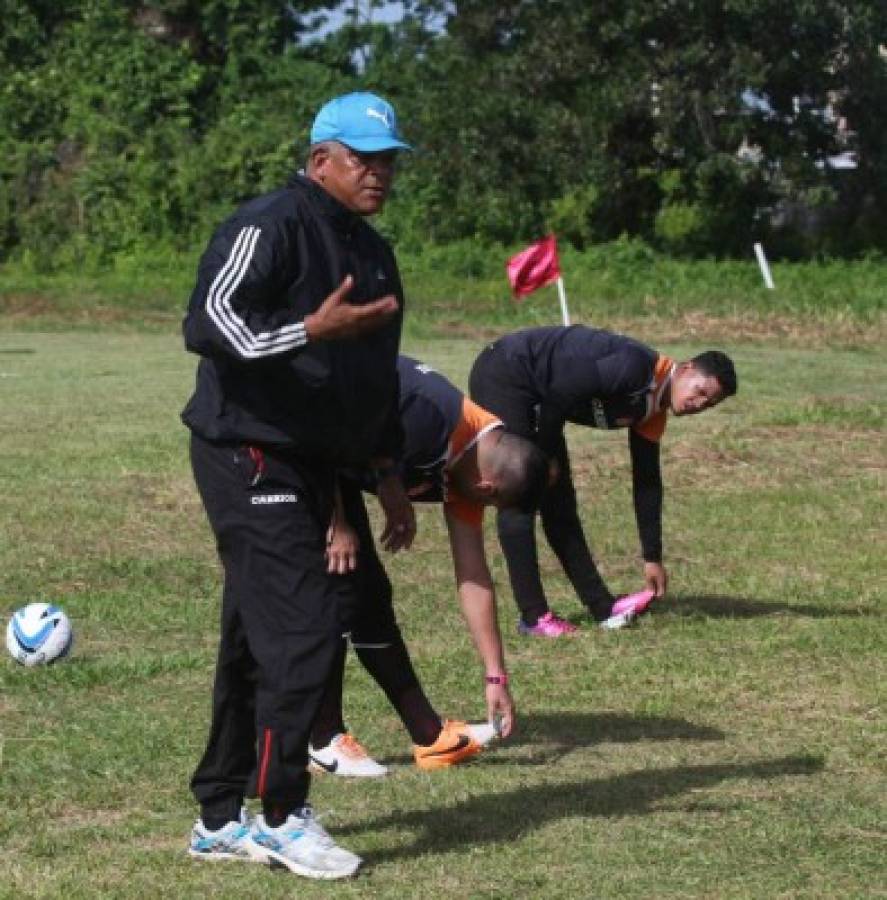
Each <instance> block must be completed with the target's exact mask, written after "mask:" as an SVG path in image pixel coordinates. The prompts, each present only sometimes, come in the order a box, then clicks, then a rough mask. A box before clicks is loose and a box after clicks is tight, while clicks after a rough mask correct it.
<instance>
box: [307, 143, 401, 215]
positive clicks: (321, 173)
mask: <svg viewBox="0 0 887 900" xmlns="http://www.w3.org/2000/svg"><path fill="white" fill-rule="evenodd" d="M396 158H397V151H396V150H382V151H379V152H378V153H359V152H358V151H357V150H352V149H351V148H350V147H346V146H345V145H344V144H338V143H331V144H328V145H326V146H324V147H322V148H319V149H318V150H317V151H315V156H314V158H313V163H314V173H315V176H316V180H318V181H319V182H320V183H321V184H322V185H323V186H324V188H326V190H327V191H329V192H330V193H331V194H332V195H333V196H334V197H335V198H336V199H337V200H338V201H339V202H340V203H342V204H343V205H344V206H347V207H348V209H350V210H351V211H352V212H355V213H358V215H361V216H371V215H373V214H375V213H377V212H379V210H380V209H381V208H382V207H383V206H384V204H385V201H386V200H387V199H388V193H389V191H390V190H391V183H392V182H393V181H394V163H395V159H396Z"/></svg>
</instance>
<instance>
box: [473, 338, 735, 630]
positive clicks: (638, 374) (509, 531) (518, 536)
mask: <svg viewBox="0 0 887 900" xmlns="http://www.w3.org/2000/svg"><path fill="white" fill-rule="evenodd" d="M470 391H471V396H472V398H473V399H474V400H475V401H476V402H478V403H480V404H481V405H482V406H484V407H485V408H486V409H489V410H490V411H491V412H493V413H495V414H496V415H498V416H499V417H500V418H501V419H502V420H503V421H504V422H505V425H506V427H507V428H508V429H509V430H510V431H514V432H516V433H517V434H521V435H524V436H526V437H530V438H532V439H533V440H534V441H535V442H536V443H537V444H538V445H539V446H540V447H542V449H544V450H545V451H546V452H547V453H548V454H549V455H550V456H551V457H552V458H553V459H554V460H555V462H556V470H557V474H556V478H555V480H554V482H553V484H552V486H551V488H550V490H549V492H548V495H547V497H546V499H545V501H544V502H543V504H542V507H541V510H540V512H541V518H542V527H543V529H544V531H545V535H546V538H547V539H548V542H549V544H550V545H551V548H552V550H554V552H555V554H556V555H557V557H558V559H559V560H560V562H561V565H562V566H563V568H564V571H565V572H566V574H567V576H568V577H569V579H570V581H571V583H572V584H573V586H574V588H575V589H576V592H577V594H578V595H579V598H580V599H581V600H582V602H583V604H584V605H585V606H586V608H587V609H588V610H589V612H590V613H591V615H592V616H593V617H594V618H595V619H596V620H597V621H600V622H606V621H607V620H609V618H610V615H611V612H612V609H613V605H614V598H613V595H612V594H611V593H610V591H609V589H608V588H607V586H606V585H605V583H604V582H603V580H602V578H601V577H600V574H599V573H598V571H597V567H596V565H595V563H594V560H593V558H592V556H591V552H590V550H589V548H588V543H587V541H586V539H585V535H584V534H583V531H582V525H581V523H580V520H579V515H578V511H577V507H576V492H575V489H574V487H573V480H572V473H571V470H570V461H569V456H568V453H567V446H566V442H565V440H564V426H565V424H566V423H567V422H573V423H575V424H578V425H586V426H589V427H592V428H607V429H612V428H627V429H628V430H629V449H630V453H631V463H632V487H633V496H634V507H635V518H636V521H637V527H638V534H639V537H640V542H641V551H642V554H643V558H644V575H645V580H646V582H647V585H648V587H649V588H650V589H651V590H652V591H654V592H655V595H656V596H657V597H661V596H663V595H664V594H665V591H666V587H667V573H666V570H665V568H664V566H663V564H662V496H663V488H662V477H661V472H660V464H659V441H660V439H661V437H662V434H663V432H664V431H665V425H666V417H667V413H669V412H671V413H673V414H674V415H677V416H682V415H691V414H694V413H699V412H702V411H704V410H706V409H710V408H711V407H713V406H715V405H716V404H718V403H719V402H720V401H721V400H723V399H724V398H725V397H727V396H730V395H732V394H733V393H735V392H736V373H735V370H734V368H733V364H732V362H731V361H730V359H729V357H727V356H725V355H724V354H723V353H720V352H718V351H708V352H706V353H703V354H700V355H699V356H697V357H694V358H693V359H692V360H687V361H685V362H681V363H676V362H675V361H674V360H672V359H670V358H668V357H667V356H663V355H661V354H659V353H657V352H656V351H655V350H653V349H651V348H650V347H647V346H646V345H644V344H642V343H640V342H638V341H635V340H633V339H632V338H630V337H626V336H624V335H619V334H613V333H612V332H609V331H604V330H602V329H593V328H586V327H584V326H572V327H566V328H565V327H559V326H556V327H548V328H530V329H526V330H524V331H518V332H515V333H513V334H509V335H506V336H505V337H503V338H501V339H499V340H498V341H496V342H495V343H493V344H491V345H489V346H488V347H487V348H486V349H485V350H484V351H483V352H482V353H481V354H480V355H479V356H478V358H477V360H476V361H475V364H474V367H473V368H472V371H471V376H470ZM498 529H499V539H500V542H501V544H502V549H503V552H504V554H505V558H506V562H507V564H508V571H509V576H510V578H511V584H512V589H513V591H514V596H515V600H516V602H517V604H518V607H519V608H520V611H521V621H520V628H521V631H522V632H523V633H528V634H537V635H545V636H549V637H556V636H558V635H560V634H564V633H568V632H569V631H572V630H575V629H574V628H573V627H572V626H571V625H570V624H569V623H567V622H565V621H564V620H562V619H559V618H558V617H557V616H555V615H554V614H553V613H552V612H551V610H550V609H549V607H548V602H547V600H546V598H545V592H544V590H543V587H542V580H541V578H540V575H539V564H538V557H537V553H536V541H535V517H534V516H533V515H532V514H527V513H521V512H520V511H517V510H503V511H502V512H501V513H500V514H499V517H498Z"/></svg>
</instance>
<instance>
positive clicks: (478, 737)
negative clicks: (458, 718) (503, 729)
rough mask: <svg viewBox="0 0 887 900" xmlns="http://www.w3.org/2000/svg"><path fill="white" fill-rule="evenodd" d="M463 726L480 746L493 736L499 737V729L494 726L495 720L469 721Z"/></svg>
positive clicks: (484, 745)
mask: <svg viewBox="0 0 887 900" xmlns="http://www.w3.org/2000/svg"><path fill="white" fill-rule="evenodd" d="M465 727H466V730H467V731H468V733H469V734H470V735H471V738H472V740H474V741H476V742H477V743H478V744H480V745H481V747H486V746H487V744H489V743H490V741H491V740H493V738H495V737H499V729H498V728H497V727H496V723H495V722H478V723H476V724H472V723H469V724H468V725H466V726H465Z"/></svg>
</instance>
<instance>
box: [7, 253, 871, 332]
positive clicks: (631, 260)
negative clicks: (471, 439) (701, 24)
mask: <svg viewBox="0 0 887 900" xmlns="http://www.w3.org/2000/svg"><path fill="white" fill-rule="evenodd" d="M517 249H519V248H517V247H501V246H494V247H489V246H485V245H483V244H480V243H477V242H472V241H462V242H460V243H457V244H454V245H449V246H444V247H426V248H424V249H420V250H414V251H412V252H402V253H400V254H399V262H400V266H401V270H402V274H403V280H404V285H405V289H406V295H407V302H408V310H409V315H408V318H407V329H408V333H409V335H410V336H412V337H413V338H416V339H429V338H432V337H436V336H441V335H443V336H447V337H459V336H462V337H464V336H465V335H466V332H467V331H470V330H476V329H477V328H479V327H486V328H490V329H492V330H494V331H496V332H501V331H506V330H512V329H514V328H517V327H520V326H521V325H523V324H527V323H534V324H544V323H548V322H551V321H553V320H557V319H558V318H559V307H558V300H557V294H556V292H555V288H554V287H548V288H544V289H542V290H540V291H537V292H536V293H535V294H532V295H531V296H530V297H527V298H525V299H524V300H522V301H521V302H520V303H516V302H515V301H514V300H513V299H512V298H511V296H510V294H509V288H508V283H507V281H506V278H505V268H504V267H505V260H506V259H507V257H508V256H509V255H511V254H512V253H513V252H515V251H516V250H517ZM197 256H198V254H197V251H195V252H191V253H171V252H164V251H159V250H157V251H153V252H147V251H144V252H142V253H140V254H138V255H135V256H131V257H120V258H119V259H117V260H116V261H115V262H114V263H113V264H112V265H110V266H109V267H106V268H103V269H100V270H92V269H90V268H88V267H84V269H82V270H80V271H71V270H68V271H62V272H57V273H50V274H46V273H44V274H40V273H35V272H33V271H31V270H29V269H27V268H25V267H23V266H22V265H21V264H14V263H10V264H7V265H6V266H4V267H0V312H2V313H3V314H4V315H3V320H4V321H3V322H0V328H6V329H10V328H11V329H15V330H22V329H27V330H43V329H46V328H55V327H59V326H61V327H64V328H66V329H70V328H78V329H80V330H87V331H94V330H95V329H97V328H101V329H119V328H120V327H121V326H126V327H129V328H133V329H136V330H142V331H144V330H148V331H155V332H157V331H163V332H167V331H169V330H170V329H171V328H174V327H175V325H176V323H177V322H178V321H179V319H180V318H181V312H182V309H183V307H184V304H185V301H186V299H187V297H188V295H189V293H190V291H191V288H192V287H193V283H194V273H195V271H196V263H197ZM561 266H562V269H563V274H564V281H565V284H566V291H567V295H568V300H569V306H570V310H571V313H572V315H573V318H574V319H575V320H576V321H584V322H606V323H608V324H609V325H610V326H613V325H617V326H623V325H625V324H626V322H627V321H629V322H631V323H633V322H635V321H637V320H638V319H643V320H644V321H645V322H647V323H650V324H655V325H656V327H657V329H658V330H659V331H662V330H666V331H671V332H673V333H675V334H683V335H696V334H699V333H700V331H706V330H708V327H709V326H708V319H709V318H710V317H712V316H715V317H717V318H718V319H720V320H722V321H724V320H728V321H730V322H731V331H732V333H733V334H743V335H746V336H749V337H755V336H760V334H761V333H773V332H774V331H776V332H778V333H780V335H781V336H782V338H783V339H784V340H788V341H791V342H793V343H798V344H806V343H807V342H808V338H809V331H810V329H811V328H815V329H816V330H817V331H818V334H819V336H820V337H825V338H826V339H827V340H828V342H829V343H831V344H835V343H842V344H844V345H847V344H860V343H866V344H869V345H874V344H877V343H879V342H883V341H884V340H885V290H884V284H885V281H887V259H885V258H883V257H879V256H873V257H871V258H868V259H862V260H855V261H845V260H829V261H811V262H799V263H780V262H774V263H773V267H772V268H773V277H774V279H775V282H776V290H773V291H770V290H767V289H766V288H765V287H764V284H763V281H762V279H761V275H760V272H759V271H758V267H757V264H756V262H755V261H754V257H753V255H752V253H751V250H749V255H748V258H747V259H742V260H724V261H716V260H680V259H673V258H670V257H667V256H664V255H662V254H659V253H656V252H654V251H653V250H651V249H650V248H649V247H647V246H645V245H644V244H642V243H640V242H637V241H631V240H620V241H614V242H612V243H610V244H603V245H596V246H593V247H589V248H588V249H586V250H585V251H584V252H581V253H580V252H577V251H575V250H573V249H572V248H570V247H568V246H566V247H563V248H562V249H561Z"/></svg>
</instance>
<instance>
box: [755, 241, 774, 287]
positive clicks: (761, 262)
mask: <svg viewBox="0 0 887 900" xmlns="http://www.w3.org/2000/svg"><path fill="white" fill-rule="evenodd" d="M755 256H756V257H757V258H758V266H759V267H760V269H761V276H762V277H763V279H764V284H765V285H767V287H768V288H769V289H770V290H771V291H772V290H773V287H774V285H773V276H772V275H771V274H770V265H769V263H768V262H767V257H766V256H765V255H764V247H763V245H762V244H760V243H756V244H755Z"/></svg>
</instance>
